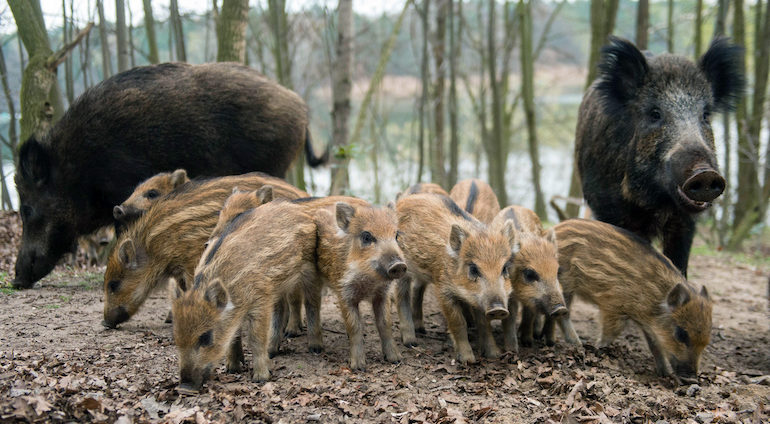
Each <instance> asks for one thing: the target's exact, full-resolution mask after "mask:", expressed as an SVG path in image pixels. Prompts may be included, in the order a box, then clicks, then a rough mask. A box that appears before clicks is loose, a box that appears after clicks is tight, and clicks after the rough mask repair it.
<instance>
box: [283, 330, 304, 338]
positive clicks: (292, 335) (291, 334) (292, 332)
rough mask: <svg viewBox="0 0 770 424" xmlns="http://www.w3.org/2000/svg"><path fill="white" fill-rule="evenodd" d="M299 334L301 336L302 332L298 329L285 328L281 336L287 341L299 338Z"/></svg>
mask: <svg viewBox="0 0 770 424" xmlns="http://www.w3.org/2000/svg"><path fill="white" fill-rule="evenodd" d="M301 334H302V330H300V329H299V328H287V329H286V331H284V332H283V335H284V336H285V337H286V338H289V339H293V338H295V337H299V336H300V335H301Z"/></svg>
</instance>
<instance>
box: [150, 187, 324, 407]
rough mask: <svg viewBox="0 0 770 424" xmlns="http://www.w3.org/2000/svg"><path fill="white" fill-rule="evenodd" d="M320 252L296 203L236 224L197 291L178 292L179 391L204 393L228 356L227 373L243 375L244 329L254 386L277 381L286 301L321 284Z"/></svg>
mask: <svg viewBox="0 0 770 424" xmlns="http://www.w3.org/2000/svg"><path fill="white" fill-rule="evenodd" d="M151 211H152V209H151V210H150V212H148V213H151ZM315 249H316V226H315V224H314V222H313V217H312V216H310V215H309V214H307V213H306V212H305V210H304V208H302V207H300V206H298V205H296V204H293V203H290V202H284V201H276V202H270V203H267V204H265V205H263V206H260V207H258V208H256V209H250V210H248V211H246V212H244V213H242V214H240V215H238V216H237V217H236V218H235V219H234V220H232V221H230V223H229V224H228V225H227V227H226V228H225V231H223V232H222V233H221V235H219V236H218V237H217V239H216V241H215V242H213V243H210V244H209V246H208V247H207V248H206V251H205V252H204V254H203V255H202V256H201V258H200V262H199V263H198V266H197V267H196V270H195V278H194V283H192V284H191V287H189V288H188V289H187V290H184V289H183V288H182V287H177V288H176V290H175V299H174V301H173V305H172V311H173V314H174V342H175V344H176V346H177V351H178V354H179V374H180V386H179V390H180V391H182V392H197V391H198V390H199V389H200V388H201V386H202V385H203V383H204V382H205V381H206V379H207V378H208V377H209V375H210V373H211V369H212V368H213V367H214V365H216V363H217V362H218V361H219V360H220V359H221V358H222V357H224V356H225V354H226V353H227V369H228V371H230V372H237V371H240V369H241V363H240V362H241V360H242V355H243V353H242V349H241V341H240V332H241V328H243V330H244V332H245V333H246V340H247V341H248V343H249V347H250V348H251V351H252V354H253V358H254V359H253V362H254V365H253V373H252V380H253V381H265V380H268V379H269V378H270V367H269V364H270V360H269V357H270V354H271V353H272V352H274V351H275V350H276V348H277V347H276V346H275V343H276V341H277V340H280V339H279V337H280V325H281V323H282V317H281V313H282V310H283V308H282V306H281V305H282V300H283V298H284V296H286V295H287V294H288V293H290V292H291V291H293V290H295V289H296V288H297V287H303V286H305V285H307V284H310V282H311V281H313V280H315V279H316V263H315V254H316V253H315Z"/></svg>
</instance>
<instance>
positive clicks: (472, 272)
mask: <svg viewBox="0 0 770 424" xmlns="http://www.w3.org/2000/svg"><path fill="white" fill-rule="evenodd" d="M468 277H470V278H471V280H475V279H477V278H479V277H481V272H480V271H479V267H478V266H476V264H474V263H473V262H471V263H469V264H468Z"/></svg>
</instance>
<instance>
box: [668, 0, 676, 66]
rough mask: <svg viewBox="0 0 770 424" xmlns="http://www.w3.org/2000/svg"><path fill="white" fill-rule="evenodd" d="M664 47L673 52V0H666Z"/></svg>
mask: <svg viewBox="0 0 770 424" xmlns="http://www.w3.org/2000/svg"><path fill="white" fill-rule="evenodd" d="M666 49H667V50H668V52H669V53H673V52H674V0H668V8H667V12H666Z"/></svg>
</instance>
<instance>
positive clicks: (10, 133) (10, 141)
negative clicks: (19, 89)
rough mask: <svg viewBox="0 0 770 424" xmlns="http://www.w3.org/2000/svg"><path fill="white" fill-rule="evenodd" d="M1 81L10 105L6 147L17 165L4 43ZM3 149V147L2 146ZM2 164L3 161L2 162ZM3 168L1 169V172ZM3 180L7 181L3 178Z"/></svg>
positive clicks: (0, 57) (0, 48)
mask: <svg viewBox="0 0 770 424" xmlns="http://www.w3.org/2000/svg"><path fill="white" fill-rule="evenodd" d="M0 80H1V81H2V83H3V93H4V94H5V101H6V104H7V105H8V109H7V110H8V116H9V118H10V119H8V145H7V146H6V147H7V148H8V150H10V152H11V155H12V159H13V163H16V159H17V158H16V153H17V150H16V146H17V145H18V144H19V136H18V134H17V132H16V105H15V104H14V102H13V94H12V93H11V86H10V85H9V84H8V68H7V67H6V66H5V52H3V46H2V43H0ZM0 148H2V146H0ZM0 163H2V161H0ZM1 170H2V168H1V167H0V172H1ZM3 180H5V179H4V178H3Z"/></svg>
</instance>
